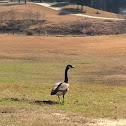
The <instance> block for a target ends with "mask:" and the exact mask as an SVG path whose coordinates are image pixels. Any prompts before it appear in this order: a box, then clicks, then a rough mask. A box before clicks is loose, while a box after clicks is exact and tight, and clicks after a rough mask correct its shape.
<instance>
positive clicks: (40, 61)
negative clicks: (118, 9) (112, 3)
mask: <svg viewBox="0 0 126 126" xmlns="http://www.w3.org/2000/svg"><path fill="white" fill-rule="evenodd" d="M52 6H56V4H53V5H52ZM75 8H76V6H75V5H68V6H62V9H63V10H69V11H70V10H74V11H75ZM84 9H85V10H86V12H87V13H86V14H88V15H92V16H100V17H111V18H117V17H118V16H119V15H116V14H113V13H108V12H104V11H99V12H100V14H96V12H97V11H98V10H96V9H92V8H89V7H84ZM38 12H39V14H40V20H45V24H44V27H52V29H54V28H56V29H59V28H60V29H61V30H62V29H63V27H64V28H65V29H66V28H67V27H69V24H71V23H74V22H75V23H76V22H77V23H79V24H80V23H81V21H82V24H84V23H87V25H90V24H91V26H92V27H93V28H94V29H95V31H98V30H99V33H102V34H106V33H107V34H108V33H109V34H119V33H121V31H122V29H123V28H125V27H123V26H125V22H124V25H119V22H116V21H110V20H99V19H98V20H95V19H88V18H83V17H78V16H72V15H66V14H64V15H63V14H60V12H58V11H55V10H51V9H48V8H45V7H42V6H39V5H35V4H23V3H21V4H18V3H0V17H1V19H0V21H1V22H2V23H1V25H0V27H5V26H7V24H6V22H8V21H28V22H26V23H29V21H31V20H33V19H34V18H35V17H33V18H31V17H30V16H34V15H37V14H38ZM25 14H26V15H25ZM30 14H32V15H30ZM28 16H29V17H28ZM26 17H27V19H26ZM7 20H8V21H7ZM34 20H36V19H34ZM17 23H18V22H17ZM20 23H21V22H20ZM88 23H89V24H88ZM62 24H63V25H62ZM66 24H68V26H67V25H66ZM28 25H29V24H28ZM53 26H54V27H53ZM56 26H57V27H56ZM59 26H60V27H59ZM62 26H63V27H62ZM66 26H67V27H66ZM36 27H40V26H37V25H31V26H30V27H29V29H34V28H36ZM44 27H42V28H44ZM92 27H91V28H92ZM69 28H70V29H71V27H69ZM69 28H68V29H69ZM12 29H13V28H12ZM29 29H28V30H29ZM87 29H88V28H87ZM84 30H85V29H84ZM87 31H88V32H89V31H92V29H90V28H89V29H88V30H87ZM115 31H116V32H115ZM56 32H57V31H56ZM114 32H115V33H114ZM1 33H2V32H1ZM90 33H91V32H90ZM90 35H91V34H90ZM67 64H72V65H74V66H75V68H74V69H71V70H69V73H68V75H69V83H70V91H69V92H68V94H66V97H65V104H64V105H62V104H60V103H59V102H58V98H57V97H56V96H51V95H50V92H51V89H52V87H53V85H54V84H55V83H57V82H60V81H63V80H64V70H65V67H66V65H67ZM125 124H126V34H123V35H113V36H112V35H109V36H93V37H91V36H90V37H85V35H83V36H78V37H77V35H75V36H72V35H68V36H64V35H57V36H56V35H55V36H48V34H46V35H45V36H25V35H22V34H20V35H17V34H14V35H12V34H0V126H7V125H8V126H59V125H61V126H63V125H66V126H103V125H109V126H111V125H112V126H114V125H117V126H118V125H120V126H125Z"/></svg>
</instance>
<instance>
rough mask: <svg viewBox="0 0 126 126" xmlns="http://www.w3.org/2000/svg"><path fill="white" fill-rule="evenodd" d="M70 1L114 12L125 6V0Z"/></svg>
mask: <svg viewBox="0 0 126 126" xmlns="http://www.w3.org/2000/svg"><path fill="white" fill-rule="evenodd" d="M70 2H71V3H76V4H77V5H81V6H84V5H87V6H91V7H93V8H96V9H100V10H104V11H109V12H114V13H118V12H119V9H120V8H126V0H70Z"/></svg>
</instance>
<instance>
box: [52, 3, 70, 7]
mask: <svg viewBox="0 0 126 126" xmlns="http://www.w3.org/2000/svg"><path fill="white" fill-rule="evenodd" d="M67 5H70V3H66V2H60V3H57V4H54V5H51V7H63V6H67Z"/></svg>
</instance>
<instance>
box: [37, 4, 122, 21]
mask: <svg viewBox="0 0 126 126" xmlns="http://www.w3.org/2000/svg"><path fill="white" fill-rule="evenodd" d="M36 4H37V5H41V6H44V7H48V8H50V9H53V10H56V11H62V8H59V7H52V6H51V5H50V4H47V3H36ZM62 12H66V11H62ZM66 13H68V12H66ZM68 15H75V16H81V17H86V18H93V19H102V20H124V19H120V18H104V17H96V16H89V15H84V14H80V13H79V14H70V13H68Z"/></svg>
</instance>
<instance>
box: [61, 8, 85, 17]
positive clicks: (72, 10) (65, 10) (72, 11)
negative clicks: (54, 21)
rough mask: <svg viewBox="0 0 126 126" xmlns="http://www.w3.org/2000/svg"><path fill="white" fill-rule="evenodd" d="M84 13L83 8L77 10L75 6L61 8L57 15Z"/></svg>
mask: <svg viewBox="0 0 126 126" xmlns="http://www.w3.org/2000/svg"><path fill="white" fill-rule="evenodd" d="M78 13H81V14H84V13H86V12H85V11H84V10H79V9H75V8H63V9H62V10H61V11H60V12H59V15H68V14H78Z"/></svg>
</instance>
